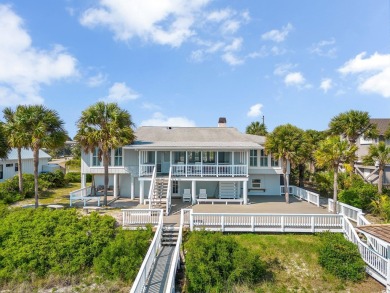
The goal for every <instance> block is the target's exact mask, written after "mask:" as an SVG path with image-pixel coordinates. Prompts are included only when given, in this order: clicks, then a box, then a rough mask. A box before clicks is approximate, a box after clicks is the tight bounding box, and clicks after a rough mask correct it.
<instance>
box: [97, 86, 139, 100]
mask: <svg viewBox="0 0 390 293" xmlns="http://www.w3.org/2000/svg"><path fill="white" fill-rule="evenodd" d="M139 96H140V95H139V94H138V93H136V92H135V91H134V90H132V89H131V88H130V87H128V86H127V85H126V84H125V83H124V82H116V83H114V84H113V85H112V87H111V88H110V89H109V91H108V96H107V97H105V98H104V99H103V100H105V101H108V102H116V103H122V102H126V101H130V100H135V99H137V98H139Z"/></svg>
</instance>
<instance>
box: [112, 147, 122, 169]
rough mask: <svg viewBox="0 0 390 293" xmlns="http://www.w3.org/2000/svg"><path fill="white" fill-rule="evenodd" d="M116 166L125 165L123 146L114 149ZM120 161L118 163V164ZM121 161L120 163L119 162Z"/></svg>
mask: <svg viewBox="0 0 390 293" xmlns="http://www.w3.org/2000/svg"><path fill="white" fill-rule="evenodd" d="M113 157H114V166H116V167H118V166H123V149H122V148H117V149H115V150H114V156H113ZM117 162H118V164H117ZM119 162H120V164H119Z"/></svg>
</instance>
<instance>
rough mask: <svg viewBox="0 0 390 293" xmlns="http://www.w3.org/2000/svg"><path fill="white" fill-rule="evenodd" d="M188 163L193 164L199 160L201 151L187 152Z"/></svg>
mask: <svg viewBox="0 0 390 293" xmlns="http://www.w3.org/2000/svg"><path fill="white" fill-rule="evenodd" d="M187 154H188V163H190V164H195V163H200V162H201V158H202V156H201V152H188V153H187Z"/></svg>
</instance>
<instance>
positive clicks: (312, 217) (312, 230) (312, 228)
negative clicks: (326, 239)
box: [311, 216, 314, 233]
mask: <svg viewBox="0 0 390 293" xmlns="http://www.w3.org/2000/svg"><path fill="white" fill-rule="evenodd" d="M311 232H312V233H314V216H311Z"/></svg>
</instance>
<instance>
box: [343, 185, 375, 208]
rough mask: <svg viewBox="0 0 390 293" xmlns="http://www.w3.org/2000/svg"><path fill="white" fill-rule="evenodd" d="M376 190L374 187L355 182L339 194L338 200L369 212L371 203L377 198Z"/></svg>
mask: <svg viewBox="0 0 390 293" xmlns="http://www.w3.org/2000/svg"><path fill="white" fill-rule="evenodd" d="M377 193H378V189H377V187H376V186H375V185H372V184H369V183H364V182H362V180H355V181H354V182H353V183H352V186H351V187H350V188H348V189H345V190H342V191H340V193H339V195H338V196H339V200H340V201H341V202H343V203H346V204H349V205H351V206H354V207H357V208H360V209H363V210H370V209H371V203H372V201H373V200H375V198H376V197H377Z"/></svg>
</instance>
